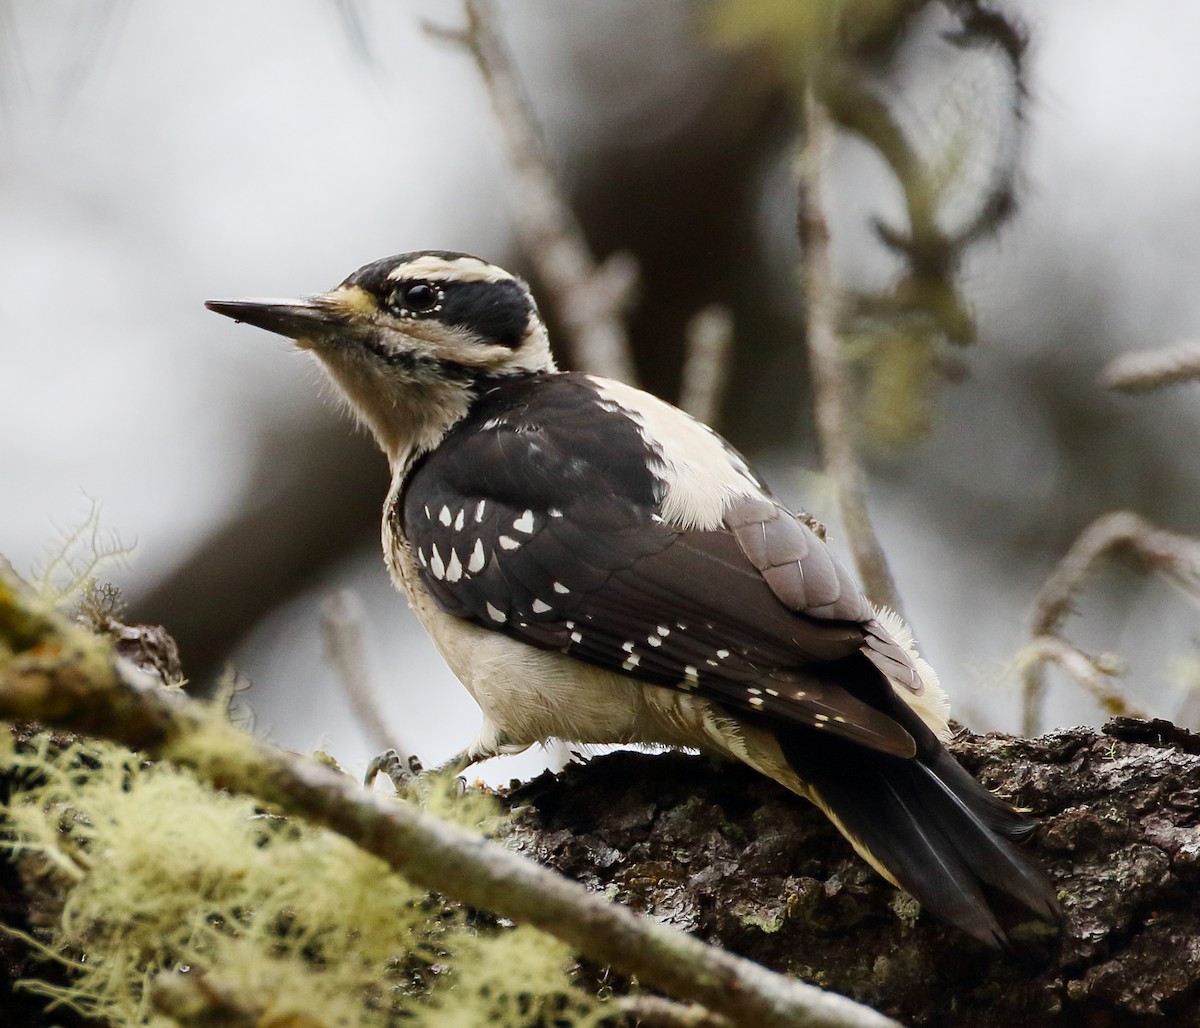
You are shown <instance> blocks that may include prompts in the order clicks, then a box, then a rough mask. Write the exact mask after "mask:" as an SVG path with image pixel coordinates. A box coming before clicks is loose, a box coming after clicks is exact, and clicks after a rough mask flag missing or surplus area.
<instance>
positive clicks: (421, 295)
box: [392, 282, 442, 314]
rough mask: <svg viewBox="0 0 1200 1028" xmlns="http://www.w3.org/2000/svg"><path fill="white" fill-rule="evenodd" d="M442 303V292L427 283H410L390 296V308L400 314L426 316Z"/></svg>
mask: <svg viewBox="0 0 1200 1028" xmlns="http://www.w3.org/2000/svg"><path fill="white" fill-rule="evenodd" d="M441 302H442V291H441V290H440V289H439V288H438V287H437V286H434V285H430V284H429V283H428V282H410V283H409V284H408V285H406V286H401V287H400V288H399V289H397V290H396V292H395V293H394V294H393V296H392V306H393V307H396V308H399V310H400V313H401V314H428V313H429V312H430V311H432V310H436V309H437V308H438V305H439V304H440V303H441Z"/></svg>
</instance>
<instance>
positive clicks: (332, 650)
mask: <svg viewBox="0 0 1200 1028" xmlns="http://www.w3.org/2000/svg"><path fill="white" fill-rule="evenodd" d="M363 621H364V615H363V604H362V600H361V599H359V597H358V594H357V593H355V592H353V591H352V590H350V589H338V590H336V591H334V592H332V593H330V594H329V595H328V596H327V597H325V600H324V602H323V603H322V604H321V637H322V639H323V640H324V643H325V654H326V657H327V658H328V659H329V662H330V664H332V665H333V669H334V671H335V672H336V674H337V679H338V684H339V685H340V686H341V687H342V692H343V693H345V695H346V699H348V700H349V701H350V709H351V710H352V711H354V718H355V720H356V721H357V722H358V726H359V728H361V729H362V732H363V735H365V736H366V737H367V739H368V741H369V742H370V744H371V745H372V746H373V747H374V748H375V752H376V753H383V752H384V751H385V750H395V751H396V752H397V753H404V754H408V753H411V752H412V751H411V750H407V749H404V748H403V747H402V746H401V745H400V743H399V741H398V740H397V739H396V738H395V737H394V736H393V735H392V733H391V732H390V731H389V730H388V727H387V717H386V716H385V715H384V713H383V709H382V708H381V707H380V705H379V690H378V689H376V688H375V682H374V679H373V678H372V677H371V671H370V668H369V667H368V666H367V653H366V644H365V643H364V642H363Z"/></svg>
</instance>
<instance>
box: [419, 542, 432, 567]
mask: <svg viewBox="0 0 1200 1028" xmlns="http://www.w3.org/2000/svg"><path fill="white" fill-rule="evenodd" d="M417 560H419V561H420V562H421V567H423V568H427V567H429V558H428V557H426V556H425V551H424V550H423V549H421V547H419V546H418V547H417Z"/></svg>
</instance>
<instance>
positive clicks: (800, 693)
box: [796, 689, 808, 700]
mask: <svg viewBox="0 0 1200 1028" xmlns="http://www.w3.org/2000/svg"><path fill="white" fill-rule="evenodd" d="M807 695H808V693H806V692H805V691H804V690H803V689H797V690H796V699H798V700H802V699H804V697H805V696H807Z"/></svg>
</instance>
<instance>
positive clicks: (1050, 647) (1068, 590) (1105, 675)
mask: <svg viewBox="0 0 1200 1028" xmlns="http://www.w3.org/2000/svg"><path fill="white" fill-rule="evenodd" d="M1111 553H1124V554H1127V555H1129V556H1131V557H1133V558H1134V560H1135V561H1136V562H1137V563H1138V564H1139V565H1140V566H1141V567H1142V568H1143V569H1144V570H1147V571H1152V572H1154V573H1156V574H1159V575H1162V576H1163V577H1164V578H1165V579H1166V580H1167V581H1169V582H1170V583H1171V584H1172V585H1175V586H1176V587H1178V588H1180V589H1181V590H1183V591H1184V592H1185V594H1186V595H1189V596H1191V597H1192V598H1194V599H1200V540H1197V539H1193V538H1191V537H1189V536H1185V535H1179V534H1178V533H1175V532H1169V531H1167V530H1166V529H1162V528H1158V527H1157V526H1156V525H1152V524H1151V523H1150V522H1149V521H1147V520H1146V519H1145V518H1143V517H1141V516H1140V515H1138V514H1134V513H1133V512H1131V511H1124V510H1118V511H1112V512H1110V513H1108V514H1104V515H1102V516H1100V517H1098V518H1097V519H1096V520H1095V521H1093V522H1092V523H1091V524H1090V525H1088V527H1087V528H1085V529H1084V530H1083V531H1082V532H1081V533H1080V534H1079V537H1078V538H1077V539H1076V540H1075V542H1074V543H1072V544H1071V548H1070V549H1069V550H1068V551H1067V553H1066V555H1065V556H1064V557H1063V559H1062V560H1061V561H1060V562H1059V564H1058V566H1057V567H1056V568H1055V569H1054V571H1053V572H1052V573H1051V575H1050V577H1049V578H1047V579H1046V582H1045V584H1044V585H1043V586H1042V588H1041V589H1040V590H1039V591H1038V594H1037V597H1036V598H1035V599H1034V613H1033V624H1032V626H1031V634H1032V643H1031V649H1030V651H1029V654H1028V661H1027V663H1025V666H1024V670H1023V674H1022V678H1023V692H1024V700H1023V708H1024V709H1023V713H1022V731H1023V732H1024V734H1025V735H1027V736H1033V735H1036V734H1037V733H1038V731H1039V727H1040V724H1041V715H1042V703H1043V700H1044V698H1045V692H1046V682H1045V668H1044V665H1045V664H1046V662H1047V661H1050V662H1053V663H1056V664H1058V665H1059V666H1060V667H1062V668H1063V669H1064V670H1066V671H1067V672H1068V673H1069V674H1070V675H1071V676H1072V677H1073V678H1075V680H1076V681H1078V682H1079V683H1080V684H1081V685H1083V687H1084V688H1086V689H1087V690H1088V691H1089V692H1091V693H1093V695H1095V696H1097V698H1099V699H1100V701H1101V703H1103V704H1104V705H1105V707H1106V709H1108V710H1109V711H1110V712H1113V713H1124V714H1130V715H1132V716H1138V717H1140V716H1143V715H1142V714H1141V713H1140V712H1138V711H1136V709H1135V708H1134V705H1133V704H1132V703H1131V702H1130V701H1129V700H1128V699H1126V698H1124V696H1123V695H1122V694H1121V693H1120V691H1119V690H1118V689H1116V687H1115V686H1114V685H1113V684H1112V682H1111V678H1110V677H1109V676H1110V675H1111V671H1110V669H1109V668H1108V667H1106V665H1105V663H1104V662H1103V661H1097V660H1096V659H1095V658H1093V657H1089V656H1088V655H1087V654H1085V653H1084V652H1083V651H1082V650H1080V649H1079V648H1078V647H1076V646H1075V645H1074V644H1072V643H1071V642H1069V641H1068V640H1067V639H1066V638H1065V637H1064V636H1063V634H1062V625H1063V622H1064V621H1066V619H1067V617H1068V616H1069V615H1070V614H1071V611H1072V610H1073V607H1074V603H1075V598H1076V596H1078V595H1079V592H1080V590H1082V588H1083V585H1084V582H1085V580H1086V579H1087V577H1088V576H1089V575H1090V574H1091V572H1092V569H1093V568H1094V567H1095V566H1096V565H1097V564H1098V563H1099V562H1100V560H1101V559H1102V558H1104V557H1106V556H1108V555H1109V554H1111ZM1114 704H1116V705H1114ZM1117 705H1123V709H1118V706H1117Z"/></svg>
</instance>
